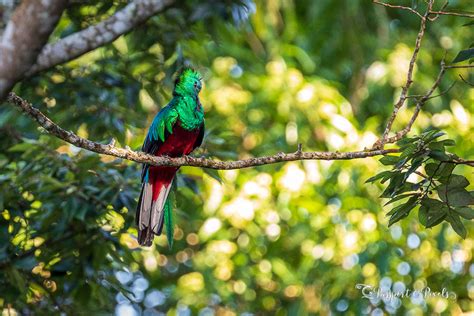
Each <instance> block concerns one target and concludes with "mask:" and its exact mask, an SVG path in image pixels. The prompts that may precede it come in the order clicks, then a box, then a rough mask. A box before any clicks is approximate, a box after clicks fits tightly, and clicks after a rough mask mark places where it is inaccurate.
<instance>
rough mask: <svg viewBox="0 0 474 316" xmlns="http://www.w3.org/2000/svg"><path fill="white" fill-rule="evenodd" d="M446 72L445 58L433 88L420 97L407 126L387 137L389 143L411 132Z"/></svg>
mask: <svg viewBox="0 0 474 316" xmlns="http://www.w3.org/2000/svg"><path fill="white" fill-rule="evenodd" d="M445 73H446V65H445V63H444V60H443V61H441V70H440V72H439V74H438V77H437V78H436V80H435V82H434V83H433V85H432V86H431V88H430V89H429V90H428V92H426V94H425V95H423V96H422V97H421V98H419V99H418V101H417V102H416V105H415V111H414V112H413V115H412V117H411V119H410V121H409V122H408V124H407V126H405V128H403V129H402V130H401V131H399V132H397V133H396V134H395V136H392V137H389V138H387V139H386V142H387V143H394V142H397V141H399V140H400V139H402V138H403V137H404V136H405V135H406V134H408V133H409V132H410V130H411V128H412V126H413V124H414V123H415V121H416V119H417V117H418V114H419V113H420V111H421V108H422V107H423V105H424V104H425V103H426V101H428V100H429V99H430V98H431V95H432V94H433V92H434V91H435V90H436V88H437V87H438V86H439V84H440V83H441V79H443V76H444V74H445ZM440 95H441V94H440ZM440 95H438V96H440Z"/></svg>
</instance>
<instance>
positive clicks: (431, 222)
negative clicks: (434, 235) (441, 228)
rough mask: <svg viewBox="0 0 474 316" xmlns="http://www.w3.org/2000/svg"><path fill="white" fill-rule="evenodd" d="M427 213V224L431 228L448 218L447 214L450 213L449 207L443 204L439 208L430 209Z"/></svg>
mask: <svg viewBox="0 0 474 316" xmlns="http://www.w3.org/2000/svg"><path fill="white" fill-rule="evenodd" d="M427 213H428V218H427V221H426V225H425V226H426V228H431V227H434V226H436V225H438V224H439V223H441V222H442V221H443V220H444V219H445V218H446V215H447V214H448V207H447V206H446V205H443V206H442V207H440V208H437V209H428V212H427Z"/></svg>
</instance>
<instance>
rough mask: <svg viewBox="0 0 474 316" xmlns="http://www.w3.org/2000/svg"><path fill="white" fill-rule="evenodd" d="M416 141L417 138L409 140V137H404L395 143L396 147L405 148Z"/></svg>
mask: <svg viewBox="0 0 474 316" xmlns="http://www.w3.org/2000/svg"><path fill="white" fill-rule="evenodd" d="M417 140H418V137H413V138H409V137H405V138H402V139H400V140H399V141H398V142H397V145H398V146H400V147H404V146H407V145H409V144H411V143H413V142H415V141H417Z"/></svg>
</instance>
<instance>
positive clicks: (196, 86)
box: [173, 68, 202, 96]
mask: <svg viewBox="0 0 474 316" xmlns="http://www.w3.org/2000/svg"><path fill="white" fill-rule="evenodd" d="M201 80H202V77H201V74H200V73H199V72H197V71H196V70H194V69H192V68H184V69H183V70H182V71H181V72H180V73H179V74H178V76H177V77H176V81H175V85H174V91H173V94H175V95H193V96H194V95H195V96H197V95H198V94H199V91H201V88H202V83H201Z"/></svg>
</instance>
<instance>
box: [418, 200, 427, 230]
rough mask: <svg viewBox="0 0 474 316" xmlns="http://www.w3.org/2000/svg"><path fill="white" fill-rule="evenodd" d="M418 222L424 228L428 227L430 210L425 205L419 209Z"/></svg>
mask: <svg viewBox="0 0 474 316" xmlns="http://www.w3.org/2000/svg"><path fill="white" fill-rule="evenodd" d="M418 220H419V221H420V223H421V224H422V225H423V226H425V227H426V226H427V225H428V208H427V207H426V206H424V205H422V206H420V208H419V209H418Z"/></svg>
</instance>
